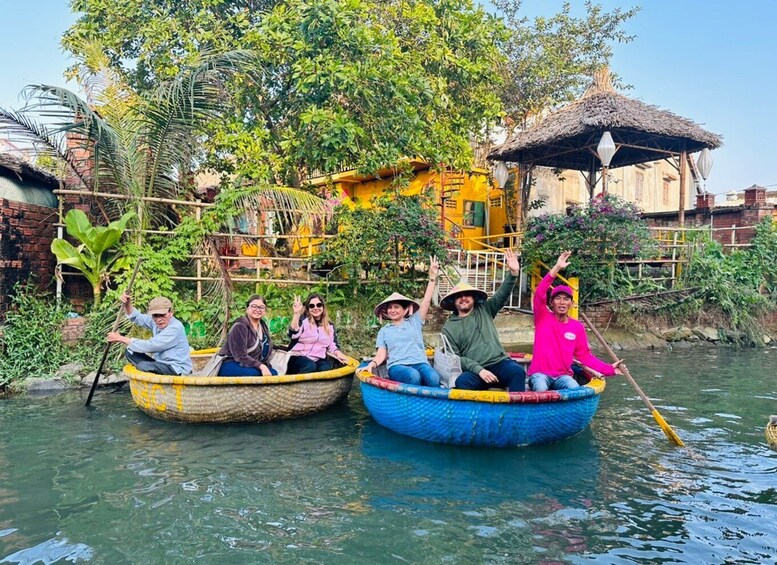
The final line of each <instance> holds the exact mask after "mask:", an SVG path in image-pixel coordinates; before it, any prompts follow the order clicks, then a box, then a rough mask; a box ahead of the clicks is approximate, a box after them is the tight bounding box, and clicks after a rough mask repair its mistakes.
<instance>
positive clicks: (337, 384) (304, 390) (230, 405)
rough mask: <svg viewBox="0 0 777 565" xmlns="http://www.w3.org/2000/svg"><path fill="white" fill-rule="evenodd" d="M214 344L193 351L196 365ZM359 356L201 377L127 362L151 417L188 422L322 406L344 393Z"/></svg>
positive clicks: (282, 415)
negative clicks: (315, 365) (330, 364)
mask: <svg viewBox="0 0 777 565" xmlns="http://www.w3.org/2000/svg"><path fill="white" fill-rule="evenodd" d="M215 352H216V350H215V349H211V350H202V351H195V352H194V354H192V360H193V362H194V366H195V369H196V368H198V366H202V364H203V363H204V361H207V360H208V359H209V358H210V357H211V356H212V355H214V354H215ZM357 365H358V362H357V361H356V360H355V359H352V358H349V361H348V363H347V364H346V365H343V366H342V367H338V368H336V369H332V370H331V371H323V372H320V373H308V374H304V375H278V376H271V377H202V376H185V377H183V376H172V375H156V374H153V373H145V372H143V371H138V370H137V369H136V368H135V367H134V366H132V365H127V366H125V367H124V375H125V376H126V377H127V378H128V379H129V383H130V390H131V391H132V399H133V400H134V401H135V404H137V406H138V408H140V409H141V410H143V411H144V412H145V413H146V414H148V415H149V416H151V417H152V418H157V419H159V420H167V421H170V422H185V423H230V422H272V421H274V420H285V419H289V418H298V417H300V416H306V415H308V414H313V413H315V412H319V411H321V410H324V409H325V408H328V407H330V406H333V405H334V404H337V403H338V402H340V401H342V400H343V399H345V397H347V396H348V393H349V392H350V390H351V386H352V385H353V375H354V372H355V370H356V367H357Z"/></svg>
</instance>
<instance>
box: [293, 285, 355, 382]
mask: <svg viewBox="0 0 777 565" xmlns="http://www.w3.org/2000/svg"><path fill="white" fill-rule="evenodd" d="M292 311H293V315H292V318H291V325H290V326H289V337H290V338H291V340H292V343H293V346H292V348H291V349H290V350H289V355H290V356H289V365H288V368H287V370H286V373H287V374H289V375H301V374H305V373H319V372H321V371H328V370H329V369H331V368H332V362H331V361H330V360H329V359H328V358H327V354H328V355H331V356H332V357H334V358H335V359H337V360H338V361H340V362H341V363H347V362H348V358H347V357H346V356H345V354H343V352H342V351H340V349H339V348H338V346H337V338H336V337H335V327H334V326H333V325H332V324H331V322H330V321H329V315H328V313H327V311H326V304H324V298H323V297H322V296H321V295H320V294H318V293H313V294H311V295H310V296H308V297H307V298H306V299H305V303H304V304H303V303H302V301H301V300H300V299H299V296H295V297H294V304H293V305H292Z"/></svg>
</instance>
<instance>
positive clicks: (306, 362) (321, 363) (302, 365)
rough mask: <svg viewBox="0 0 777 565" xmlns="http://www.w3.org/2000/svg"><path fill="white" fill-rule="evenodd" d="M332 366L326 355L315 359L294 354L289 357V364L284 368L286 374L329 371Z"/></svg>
mask: <svg viewBox="0 0 777 565" xmlns="http://www.w3.org/2000/svg"><path fill="white" fill-rule="evenodd" d="M332 367H333V365H332V362H331V361H330V360H329V358H327V357H325V358H324V359H319V360H318V361H316V360H314V359H311V358H310V357H303V356H301V355H294V356H292V357H289V365H288V367H287V369H286V374H287V375H304V374H306V373H320V372H322V371H329V370H330V369H331V368H332Z"/></svg>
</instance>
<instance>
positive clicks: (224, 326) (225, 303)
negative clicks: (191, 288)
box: [196, 237, 234, 346]
mask: <svg viewBox="0 0 777 565" xmlns="http://www.w3.org/2000/svg"><path fill="white" fill-rule="evenodd" d="M196 254H197V255H208V256H209V257H210V260H209V261H207V262H206V269H207V270H210V271H214V272H215V274H216V276H215V277H214V278H215V279H216V280H215V281H209V282H208V284H206V285H205V292H204V296H203V299H205V300H207V301H208V302H209V303H211V304H216V305H217V308H215V309H214V311H217V312H223V313H224V319H223V320H221V332H220V335H219V341H218V345H219V346H220V345H221V344H222V343H223V342H224V340H225V339H226V338H227V331H228V330H229V321H230V318H231V315H230V311H231V307H232V296H233V290H234V284H233V282H232V276H231V275H230V274H229V269H228V268H227V264H226V263H225V262H224V260H223V259H222V258H221V253H220V252H219V246H218V241H217V239H216V238H214V237H206V238H205V239H204V240H203V241H202V242H201V243H200V245H199V248H198V249H197V251H196ZM215 321H216V320H211V322H215Z"/></svg>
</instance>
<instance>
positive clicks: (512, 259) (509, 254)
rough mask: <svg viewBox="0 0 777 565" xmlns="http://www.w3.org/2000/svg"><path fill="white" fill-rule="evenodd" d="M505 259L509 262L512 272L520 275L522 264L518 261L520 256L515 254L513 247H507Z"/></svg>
mask: <svg viewBox="0 0 777 565" xmlns="http://www.w3.org/2000/svg"><path fill="white" fill-rule="evenodd" d="M505 261H506V262H507V268H508V269H510V272H511V273H512V274H513V275H515V276H518V273H519V272H520V271H521V264H520V263H519V262H518V256H517V255H516V254H515V251H513V250H512V249H505Z"/></svg>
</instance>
